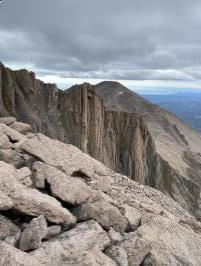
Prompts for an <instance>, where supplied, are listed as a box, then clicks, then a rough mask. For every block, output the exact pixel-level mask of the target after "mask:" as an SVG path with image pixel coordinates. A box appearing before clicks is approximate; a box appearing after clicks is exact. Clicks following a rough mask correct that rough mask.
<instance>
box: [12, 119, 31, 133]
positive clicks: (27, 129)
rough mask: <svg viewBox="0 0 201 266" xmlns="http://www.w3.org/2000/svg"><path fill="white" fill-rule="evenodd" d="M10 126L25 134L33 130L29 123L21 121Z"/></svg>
mask: <svg viewBox="0 0 201 266" xmlns="http://www.w3.org/2000/svg"><path fill="white" fill-rule="evenodd" d="M10 128H12V129H14V130H16V131H17V132H19V133H21V134H23V135H25V134H27V133H29V132H31V131H32V128H31V126H30V125H27V124H25V123H21V122H14V123H12V124H11V125H10Z"/></svg>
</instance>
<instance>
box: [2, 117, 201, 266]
mask: <svg viewBox="0 0 201 266" xmlns="http://www.w3.org/2000/svg"><path fill="white" fill-rule="evenodd" d="M5 120H6V121H7V120H11V118H8V119H4V122H5ZM17 123H18V122H16V121H15V125H16V126H15V128H16V129H18V130H19V132H17V131H16V130H14V129H13V128H12V126H11V125H10V126H8V125H5V123H4V124H2V123H0V137H1V140H2V145H1V147H0V152H2V151H3V152H5V151H7V152H8V151H10V150H12V151H15V152H14V153H13V154H14V155H15V156H16V158H17V159H16V158H15V160H13V159H12V156H10V157H7V158H6V161H5V160H4V159H2V158H1V161H0V195H1V198H0V200H1V201H0V203H1V204H0V265H2V266H16V265H19V266H22V265H23V266H29V265H37V266H39V265H48V266H61V265H63V266H65V265H67V266H87V265H93V266H101V265H106V266H118V265H121V266H125V265H128V266H139V265H153V266H161V265H195V266H199V265H200V261H201V250H200V246H201V223H200V222H198V221H196V220H195V218H194V217H192V216H191V215H190V214H188V213H187V212H186V211H185V210H184V209H182V208H181V207H180V206H179V205H178V203H176V202H175V201H174V200H173V199H171V198H169V197H167V196H166V195H164V194H163V193H161V192H159V191H157V190H155V189H152V188H150V187H146V186H143V185H140V184H139V183H136V182H135V181H133V180H131V179H130V178H128V177H126V176H123V175H120V174H117V173H115V172H113V171H112V170H110V169H109V168H107V167H106V166H105V165H103V164H102V163H100V162H99V161H96V160H95V159H93V158H92V157H90V156H89V155H87V154H84V153H83V152H82V151H81V150H79V149H78V148H76V147H75V146H72V145H69V144H64V143H61V142H59V141H58V140H53V139H50V138H49V137H47V136H45V135H43V134H30V133H29V132H26V131H25V132H24V134H22V133H20V132H21V127H20V126H19V127H18V125H17ZM19 124H21V123H19ZM13 139H15V141H13ZM8 153H9V152H8ZM27 177H29V180H31V182H24V180H25V179H26V178H27Z"/></svg>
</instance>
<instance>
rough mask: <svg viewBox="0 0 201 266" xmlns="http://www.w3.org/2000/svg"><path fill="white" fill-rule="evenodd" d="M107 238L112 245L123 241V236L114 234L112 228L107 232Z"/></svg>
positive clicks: (117, 233)
mask: <svg viewBox="0 0 201 266" xmlns="http://www.w3.org/2000/svg"><path fill="white" fill-rule="evenodd" d="M108 236H109V238H110V239H111V241H112V243H113V244H116V243H118V242H121V241H122V240H123V236H122V235H121V234H120V233H119V232H116V231H115V230H114V229H113V228H111V229H110V230H109V231H108Z"/></svg>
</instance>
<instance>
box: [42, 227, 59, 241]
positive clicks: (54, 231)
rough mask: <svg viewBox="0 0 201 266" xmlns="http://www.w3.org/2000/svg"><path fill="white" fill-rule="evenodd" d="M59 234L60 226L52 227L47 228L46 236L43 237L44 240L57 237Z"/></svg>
mask: <svg viewBox="0 0 201 266" xmlns="http://www.w3.org/2000/svg"><path fill="white" fill-rule="evenodd" d="M60 233H61V226H60V225H52V226H49V227H48V228H47V234H46V236H45V239H49V238H52V237H54V236H57V235H59V234H60Z"/></svg>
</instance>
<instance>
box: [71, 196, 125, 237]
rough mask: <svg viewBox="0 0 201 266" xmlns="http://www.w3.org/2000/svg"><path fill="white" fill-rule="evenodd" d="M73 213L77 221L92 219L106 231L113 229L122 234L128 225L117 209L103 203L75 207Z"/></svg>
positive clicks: (97, 202) (96, 202)
mask: <svg viewBox="0 0 201 266" xmlns="http://www.w3.org/2000/svg"><path fill="white" fill-rule="evenodd" d="M73 213H74V215H75V216H76V217H77V219H78V220H79V221H86V220H88V219H94V220H95V221H97V222H99V223H100V224H101V225H102V226H103V227H104V228H105V229H107V230H109V229H110V227H113V228H114V229H115V230H117V231H122V232H124V231H125V230H126V228H127V225H128V222H127V220H126V218H125V217H124V216H123V215H122V214H121V212H120V211H119V210H118V208H117V207H115V206H113V205H112V204H110V203H106V202H103V201H95V202H92V203H85V204H83V205H81V206H79V207H76V208H75V209H74V211H73Z"/></svg>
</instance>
